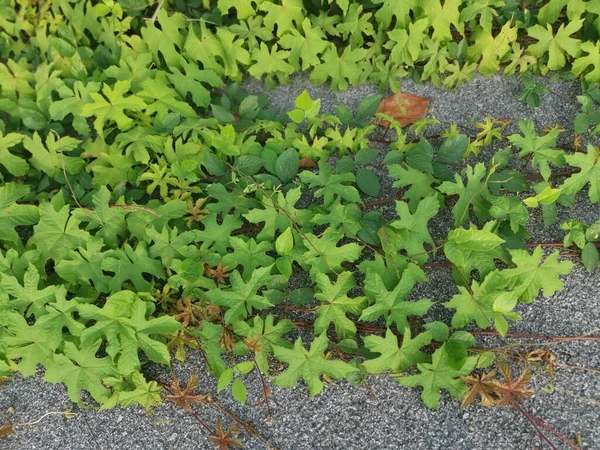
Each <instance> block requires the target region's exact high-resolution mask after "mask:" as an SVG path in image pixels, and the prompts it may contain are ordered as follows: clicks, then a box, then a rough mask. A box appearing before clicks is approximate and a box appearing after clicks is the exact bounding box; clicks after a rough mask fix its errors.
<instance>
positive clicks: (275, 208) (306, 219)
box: [239, 187, 312, 242]
mask: <svg viewBox="0 0 600 450" xmlns="http://www.w3.org/2000/svg"><path fill="white" fill-rule="evenodd" d="M301 195H302V190H301V188H300V187H297V188H293V189H290V190H289V191H288V192H287V194H285V196H284V194H283V193H281V192H278V193H277V194H276V195H275V194H273V198H271V197H269V196H268V195H264V196H263V197H262V199H261V200H262V206H263V207H264V209H260V208H254V209H252V210H250V212H248V213H247V214H243V216H244V217H245V218H246V219H247V220H248V221H249V222H250V223H254V224H260V223H261V222H264V226H263V229H262V230H261V231H260V233H258V236H257V239H258V240H259V241H264V240H268V241H271V242H272V241H273V240H275V233H276V232H277V231H282V230H286V229H287V228H289V227H291V226H292V219H293V220H294V222H295V223H296V224H297V225H299V226H300V227H303V226H305V225H307V224H308V223H310V219H311V218H312V213H311V211H310V210H307V209H296V208H295V206H294V205H296V203H298V201H299V200H300V196H301ZM239 226H241V223H240V224H239Z"/></svg>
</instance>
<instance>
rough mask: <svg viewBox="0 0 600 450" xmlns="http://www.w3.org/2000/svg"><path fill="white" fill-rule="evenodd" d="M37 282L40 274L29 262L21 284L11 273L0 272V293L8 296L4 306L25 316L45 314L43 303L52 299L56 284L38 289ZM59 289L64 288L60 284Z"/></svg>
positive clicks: (56, 289)
mask: <svg viewBox="0 0 600 450" xmlns="http://www.w3.org/2000/svg"><path fill="white" fill-rule="evenodd" d="M39 284H40V275H39V273H38V270H37V269H36V268H35V266H34V265H33V264H29V267H28V268H27V272H25V276H24V277H23V284H21V283H20V282H19V280H17V279H16V278H15V277H13V276H11V275H7V274H0V293H4V294H6V295H8V296H9V301H8V302H7V305H6V306H8V307H9V308H10V309H12V310H14V311H19V312H20V313H21V314H25V317H30V316H31V315H33V316H35V317H36V318H39V317H40V316H42V315H44V314H47V312H46V309H45V305H46V304H47V303H48V302H51V301H53V300H54V297H55V295H56V294H57V292H58V290H59V287H58V286H52V285H50V286H46V287H44V288H42V289H38V286H39ZM60 289H64V288H62V286H61V287H60ZM11 297H12V299H11Z"/></svg>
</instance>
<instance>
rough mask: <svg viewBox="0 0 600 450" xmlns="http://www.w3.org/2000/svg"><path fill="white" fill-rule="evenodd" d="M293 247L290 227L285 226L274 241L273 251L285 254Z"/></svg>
mask: <svg viewBox="0 0 600 450" xmlns="http://www.w3.org/2000/svg"><path fill="white" fill-rule="evenodd" d="M293 248H294V235H293V234H292V229H291V228H287V229H286V230H285V231H284V232H283V233H281V234H280V235H279V237H278V238H277V240H276V241H275V251H276V252H277V254H278V255H282V256H287V255H289V254H290V252H291V251H292V249H293Z"/></svg>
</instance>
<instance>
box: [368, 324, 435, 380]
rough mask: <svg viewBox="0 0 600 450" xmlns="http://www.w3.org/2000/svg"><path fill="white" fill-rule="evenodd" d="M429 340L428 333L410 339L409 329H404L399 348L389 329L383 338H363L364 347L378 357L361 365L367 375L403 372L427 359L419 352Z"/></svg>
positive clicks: (424, 354) (372, 336)
mask: <svg viewBox="0 0 600 450" xmlns="http://www.w3.org/2000/svg"><path fill="white" fill-rule="evenodd" d="M431 340H432V336H431V333H429V332H423V333H419V334H418V335H417V336H415V338H411V336H410V329H409V328H405V329H404V333H403V337H402V344H401V345H400V346H398V338H397V337H396V335H395V334H394V333H393V332H392V330H390V329H389V328H388V329H387V330H386V332H385V338H382V337H380V336H375V335H369V336H365V337H364V338H363V341H364V343H365V347H366V348H367V349H369V351H371V352H373V353H380V355H379V356H378V357H376V358H374V359H369V360H367V361H365V362H364V363H363V365H364V366H365V368H366V369H367V372H369V373H381V372H384V371H386V370H390V371H392V372H404V371H406V370H408V369H409V368H410V367H411V366H414V365H416V364H418V363H422V362H426V361H427V360H428V359H429V358H428V355H427V354H426V353H424V352H422V351H421V347H423V346H425V345H428V344H430V343H431Z"/></svg>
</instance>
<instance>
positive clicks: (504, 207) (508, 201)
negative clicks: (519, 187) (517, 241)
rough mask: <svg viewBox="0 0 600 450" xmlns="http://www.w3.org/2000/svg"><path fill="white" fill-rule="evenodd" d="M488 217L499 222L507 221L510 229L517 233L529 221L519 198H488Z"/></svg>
mask: <svg viewBox="0 0 600 450" xmlns="http://www.w3.org/2000/svg"><path fill="white" fill-rule="evenodd" d="M490 203H491V204H492V206H491V207H490V216H492V217H493V218H494V219H499V220H500V221H503V220H508V221H509V223H510V229H511V230H512V231H513V232H514V233H518V232H519V230H520V229H522V228H524V227H525V225H526V224H527V221H528V220H529V212H528V211H527V208H525V206H524V205H523V203H522V202H521V199H520V198H519V197H514V196H506V197H490Z"/></svg>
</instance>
